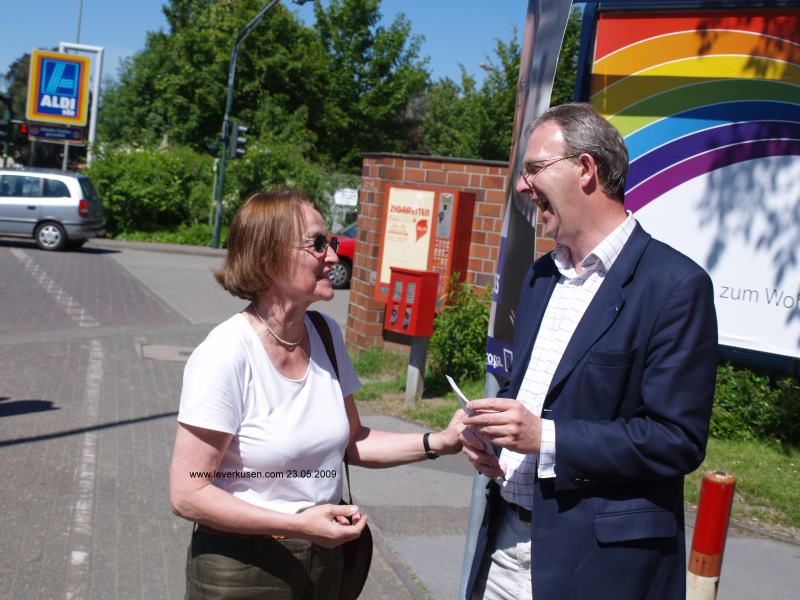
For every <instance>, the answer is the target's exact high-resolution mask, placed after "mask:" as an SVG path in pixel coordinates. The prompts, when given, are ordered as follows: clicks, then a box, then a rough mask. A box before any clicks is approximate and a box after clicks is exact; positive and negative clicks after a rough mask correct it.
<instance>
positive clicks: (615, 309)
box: [545, 223, 650, 405]
mask: <svg viewBox="0 0 800 600" xmlns="http://www.w3.org/2000/svg"><path fill="white" fill-rule="evenodd" d="M649 241H650V235H649V234H647V233H645V231H644V230H643V229H642V228H641V226H640V225H639V224H638V223H637V224H636V227H635V228H634V230H633V232H632V233H631V237H630V238H629V239H628V241H627V242H626V243H625V246H624V247H623V248H622V251H621V252H620V255H619V256H618V257H617V260H616V261H615V262H614V266H612V267H611V270H610V271H609V272H608V273H607V274H606V279H605V281H604V282H603V283H602V284H601V285H600V289H598V290H597V294H595V297H594V298H593V299H592V301H591V303H590V304H589V307H588V308H587V309H586V312H585V313H584V314H583V317H582V318H581V320H580V322H579V323H578V327H577V328H576V329H575V333H573V334H572V338H571V339H570V341H569V344H567V348H566V350H565V351H564V355H563V356H562V357H561V362H559V363H558V367H556V372H555V373H554V374H553V379H552V381H551V382H550V388H549V389H548V391H547V398H546V399H545V405H547V404H549V403H550V402H551V401H552V398H551V394H552V392H553V390H555V389H557V388H558V386H559V384H560V383H561V382H562V381H563V380H564V379H565V378H566V377H567V376H568V375H569V374H570V373H571V372H572V371H573V369H574V368H575V366H576V365H577V364H578V362H579V361H580V360H581V359H582V358H583V357H584V356H585V355H586V353H587V352H588V351H589V350H590V349H591V347H592V346H594V344H595V342H597V340H598V339H600V338H601V337H602V336H603V334H605V333H606V331H608V329H609V328H610V327H611V325H613V324H614V321H616V319H617V317H618V316H619V314H620V312H621V311H622V309H623V307H624V305H625V295H624V289H623V288H624V287H625V285H627V283H628V282H629V281H630V279H631V278H632V277H633V274H634V271H635V270H636V265H637V264H638V263H639V259H640V258H641V255H642V252H643V251H644V249H645V247H646V246H647V243H648V242H649Z"/></svg>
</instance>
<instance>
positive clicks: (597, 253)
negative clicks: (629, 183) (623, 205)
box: [551, 211, 636, 277]
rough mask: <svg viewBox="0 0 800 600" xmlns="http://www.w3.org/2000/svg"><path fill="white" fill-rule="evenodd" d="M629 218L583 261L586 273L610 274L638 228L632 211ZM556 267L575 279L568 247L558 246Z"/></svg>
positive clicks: (555, 253)
mask: <svg viewBox="0 0 800 600" xmlns="http://www.w3.org/2000/svg"><path fill="white" fill-rule="evenodd" d="M626 213H627V215H628V216H627V218H626V219H625V220H624V221H623V222H622V223H620V224H619V225H618V226H617V227H616V228H615V229H614V231H612V232H611V233H609V234H608V235H607V236H606V237H605V238H604V239H603V241H601V242H600V243H599V244H597V246H595V247H594V249H593V250H592V251H591V252H589V254H587V255H586V256H585V257H584V259H583V260H582V261H581V266H582V267H583V268H584V273H593V272H595V271H602V272H606V273H607V272H608V271H609V269H611V267H612V266H613V264H614V262H615V261H616V260H617V258H618V257H619V254H620V252H622V248H623V246H625V242H627V241H628V238H630V237H631V234H632V233H633V229H634V227H635V226H636V219H634V218H633V214H632V213H631V211H626ZM551 256H552V258H553V261H554V262H555V263H556V267H557V268H558V270H559V271H560V272H561V274H562V275H564V276H566V277H575V266H574V265H573V264H572V260H570V256H569V251H568V250H567V248H566V246H562V245H561V244H558V245H556V249H555V250H553V252H552V253H551Z"/></svg>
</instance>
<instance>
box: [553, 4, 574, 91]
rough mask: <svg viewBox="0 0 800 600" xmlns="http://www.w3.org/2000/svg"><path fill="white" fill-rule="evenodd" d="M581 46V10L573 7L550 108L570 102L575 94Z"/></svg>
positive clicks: (559, 58)
mask: <svg viewBox="0 0 800 600" xmlns="http://www.w3.org/2000/svg"><path fill="white" fill-rule="evenodd" d="M580 44H581V10H580V8H577V7H574V8H573V9H572V12H570V15H569V20H568V21H567V29H566V31H565V32H564V41H563V42H562V44H561V53H560V54H559V55H558V66H557V67H556V77H555V80H554V81H553V93H552V95H551V96H550V106H557V105H559V104H564V103H565V102H571V101H572V97H573V95H574V93H575V79H576V78H577V76H578V53H579V51H580Z"/></svg>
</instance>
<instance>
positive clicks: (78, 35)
mask: <svg viewBox="0 0 800 600" xmlns="http://www.w3.org/2000/svg"><path fill="white" fill-rule="evenodd" d="M82 18H83V0H81V4H80V7H79V8H78V34H77V35H76V36H75V43H76V44H80V43H81V19H82Z"/></svg>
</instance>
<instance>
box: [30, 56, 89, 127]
mask: <svg viewBox="0 0 800 600" xmlns="http://www.w3.org/2000/svg"><path fill="white" fill-rule="evenodd" d="M90 63H91V59H90V58H88V57H86V56H77V55H74V54H62V53H60V52H48V51H44V50H34V51H33V52H32V53H31V69H30V75H29V77H28V104H27V110H26V117H27V119H28V120H29V121H36V122H40V123H58V124H60V125H71V126H73V127H83V126H85V125H86V121H87V117H88V114H89V68H90Z"/></svg>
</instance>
